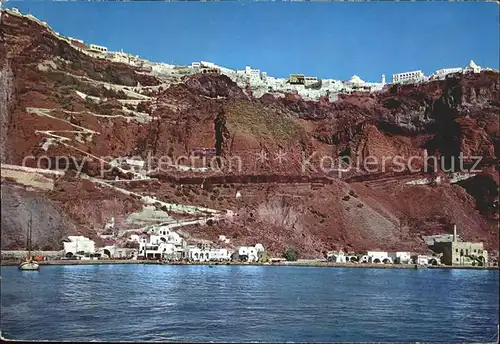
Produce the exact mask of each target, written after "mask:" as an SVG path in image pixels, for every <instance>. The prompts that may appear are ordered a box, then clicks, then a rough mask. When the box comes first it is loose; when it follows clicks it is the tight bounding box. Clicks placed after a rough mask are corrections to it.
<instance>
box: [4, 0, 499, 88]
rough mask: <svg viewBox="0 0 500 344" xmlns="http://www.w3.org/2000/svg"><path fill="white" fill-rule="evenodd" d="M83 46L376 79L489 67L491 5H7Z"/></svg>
mask: <svg viewBox="0 0 500 344" xmlns="http://www.w3.org/2000/svg"><path fill="white" fill-rule="evenodd" d="M5 7H17V8H18V9H19V10H20V11H21V12H23V13H31V14H33V15H35V16H37V17H38V18H40V19H41V20H44V21H46V22H48V23H49V25H51V26H52V27H53V28H54V29H55V30H56V31H57V32H59V33H61V34H63V35H65V36H71V37H76V38H80V39H83V40H84V41H85V42H86V43H94V44H99V45H104V46H107V47H108V48H109V49H111V50H120V49H123V50H124V51H126V52H130V53H132V54H135V55H139V56H141V57H143V58H147V59H149V60H152V61H159V62H167V63H174V64H190V63H191V62H192V61H200V60H203V61H212V62H215V63H216V64H219V65H222V66H226V67H229V68H234V69H243V68H244V67H245V65H250V66H252V67H254V68H259V69H261V70H262V71H266V72H268V75H271V76H276V77H286V76H288V75H289V74H290V73H304V74H306V75H310V76H317V77H322V78H324V77H332V78H336V79H348V78H350V77H351V76H352V75H353V74H357V75H359V76H360V77H361V78H362V79H364V80H366V81H378V80H380V75H381V74H382V73H385V74H386V76H387V78H388V79H389V78H390V75H392V74H393V73H398V72H405V71H410V70H417V69H421V70H423V71H424V73H426V74H430V73H432V72H433V71H434V70H436V69H439V68H444V67H461V66H464V65H466V64H467V63H468V62H469V60H470V59H473V60H474V61H475V62H476V63H477V64H479V65H481V66H483V67H492V68H496V69H498V68H499V40H500V38H499V19H498V5H497V4H495V3H470V2H460V3H456V2H455V3H450V2H421V3H419V2H416V3H415V2H414V3H407V2H364V3H340V2H333V3H332V2H329V3H324V2H301V3H297V2H294V3H290V2H208V3H207V2H204V3H201V2H176V3H165V2H84V1H75V2H55V1H40V0H38V1H35V0H25V1H9V2H7V3H6V4H5Z"/></svg>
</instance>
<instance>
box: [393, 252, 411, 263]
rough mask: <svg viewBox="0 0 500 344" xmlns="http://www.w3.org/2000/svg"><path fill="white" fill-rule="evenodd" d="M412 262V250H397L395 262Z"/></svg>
mask: <svg viewBox="0 0 500 344" xmlns="http://www.w3.org/2000/svg"><path fill="white" fill-rule="evenodd" d="M410 262H411V254H410V252H396V259H395V260H394V263H396V264H409V263H410Z"/></svg>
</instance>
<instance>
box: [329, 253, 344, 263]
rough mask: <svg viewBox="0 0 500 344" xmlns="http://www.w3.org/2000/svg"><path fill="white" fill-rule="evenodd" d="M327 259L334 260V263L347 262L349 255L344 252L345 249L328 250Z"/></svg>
mask: <svg viewBox="0 0 500 344" xmlns="http://www.w3.org/2000/svg"><path fill="white" fill-rule="evenodd" d="M327 259H328V261H329V262H334V263H346V262H347V257H346V255H345V254H344V251H342V250H340V251H338V252H337V251H333V252H328V254H327Z"/></svg>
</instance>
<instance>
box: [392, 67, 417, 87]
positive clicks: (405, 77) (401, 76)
mask: <svg viewBox="0 0 500 344" xmlns="http://www.w3.org/2000/svg"><path fill="white" fill-rule="evenodd" d="M424 80H425V75H424V73H423V72H422V71H421V70H417V71H413V72H405V73H398V74H393V75H392V83H393V84H399V83H414V82H422V81H424Z"/></svg>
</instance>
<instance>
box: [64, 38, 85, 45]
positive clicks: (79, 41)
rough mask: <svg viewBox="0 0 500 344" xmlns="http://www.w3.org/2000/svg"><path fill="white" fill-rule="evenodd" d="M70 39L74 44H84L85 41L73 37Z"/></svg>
mask: <svg viewBox="0 0 500 344" xmlns="http://www.w3.org/2000/svg"><path fill="white" fill-rule="evenodd" d="M68 39H69V40H70V41H73V42H78V43H81V44H84V43H83V41H82V40H81V39H76V38H73V37H68Z"/></svg>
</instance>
